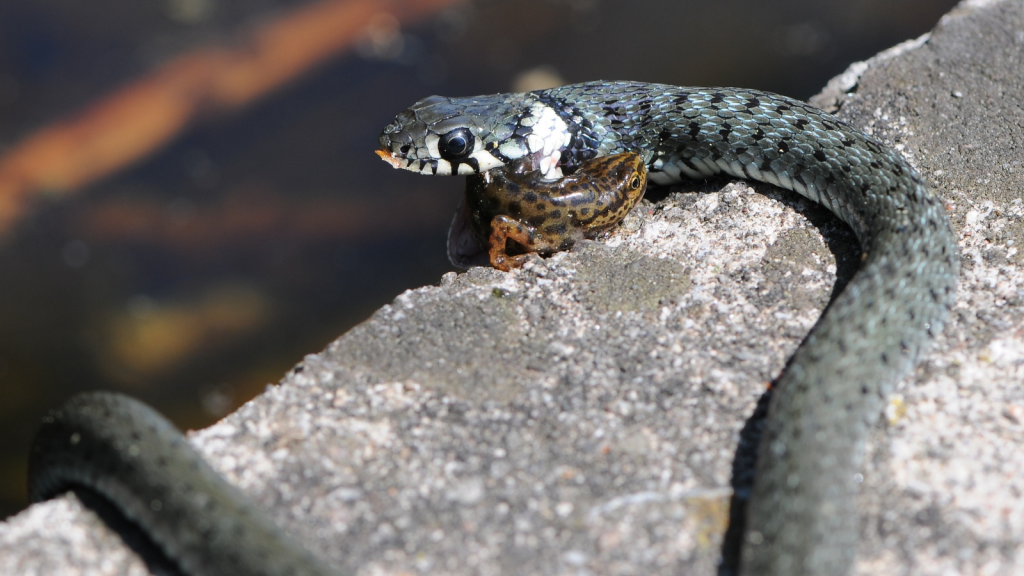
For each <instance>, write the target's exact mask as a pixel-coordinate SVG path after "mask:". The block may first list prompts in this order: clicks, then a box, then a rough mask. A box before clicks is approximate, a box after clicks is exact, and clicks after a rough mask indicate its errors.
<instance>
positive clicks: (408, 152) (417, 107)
mask: <svg viewBox="0 0 1024 576" xmlns="http://www.w3.org/2000/svg"><path fill="white" fill-rule="evenodd" d="M380 145H381V149H380V150H379V151H378V154H379V155H380V156H381V157H382V158H384V159H385V160H387V161H388V162H390V163H391V164H392V165H394V166H395V167H399V168H406V169H410V170H413V171H417V172H421V173H426V174H478V173H481V172H484V171H488V170H493V169H501V168H503V167H505V166H506V165H508V164H509V163H512V162H517V161H520V160H522V159H528V160H530V162H531V166H536V167H537V169H538V170H539V171H540V173H541V175H542V177H543V179H544V180H546V181H551V182H555V181H558V180H559V179H561V178H563V177H564V176H566V175H569V174H572V173H573V172H574V171H575V170H577V168H579V167H580V166H581V165H583V164H585V163H587V162H589V161H591V160H593V159H595V158H600V157H603V156H608V155H611V154H619V153H635V154H638V155H640V157H641V158H642V159H643V161H644V162H645V163H646V165H647V169H648V178H649V180H650V181H651V182H654V183H657V184H670V183H674V182H678V181H680V180H681V179H683V178H686V177H689V178H704V177H708V176H711V175H714V174H720V173H724V174H727V175H731V176H736V177H740V178H746V179H751V180H757V181H762V182H767V183H770V184H774V185H777V186H780V187H782V188H786V189H789V190H794V191H796V192H797V193H800V194H802V195H804V196H806V197H808V198H810V199H811V200H814V201H816V202H819V203H820V204H822V205H823V206H825V207H827V208H828V209H830V210H831V211H832V212H833V213H835V214H836V216H838V217H839V218H840V219H841V220H843V221H844V222H846V223H847V224H848V225H849V226H850V227H851V228H852V229H853V231H854V233H855V234H856V236H857V238H858V240H859V242H860V244H861V248H862V261H861V265H860V268H859V269H858V271H857V273H856V274H855V275H854V277H853V278H852V279H851V280H850V282H849V283H848V284H847V286H846V287H845V289H844V290H843V291H842V292H841V293H840V294H839V295H838V296H836V297H835V299H834V300H833V301H832V303H831V305H830V306H829V307H828V309H827V310H826V312H825V313H824V314H823V315H822V317H821V318H820V319H819V321H818V323H817V324H816V325H815V326H814V328H813V329H812V330H811V332H810V334H809V335H808V336H807V337H806V339H805V340H804V342H803V343H802V344H801V345H800V347H799V348H798V349H797V350H796V352H795V353H794V354H793V356H792V357H791V359H790V360H789V363H788V364H787V366H786V368H785V369H784V371H783V373H782V374H781V375H780V376H779V377H778V378H777V379H776V380H775V382H774V383H773V386H772V398H771V402H770V405H769V409H768V418H767V421H766V423H765V428H764V432H763V436H762V439H761V445H760V450H759V454H758V458H757V466H756V476H755V483H754V486H753V489H752V493H751V494H750V499H749V505H748V510H747V515H748V516H747V523H746V526H747V529H746V533H745V535H744V537H743V546H742V553H741V572H742V573H743V574H746V575H747V576H753V575H758V576H760V575H766V576H770V575H776V576H783V575H787V576H788V575H812V574H814V575H839V574H845V573H848V572H849V570H850V567H851V566H852V565H853V560H854V555H855V552H856V546H857V540H858V529H859V526H858V518H857V513H856V507H855V495H856V489H857V482H858V481H857V471H858V469H859V465H860V459H861V456H862V451H863V450H862V447H863V443H864V439H865V436H866V434H867V431H868V429H869V428H870V427H871V426H872V425H873V423H874V422H875V421H876V420H877V417H878V415H879V413H880V412H881V407H882V403H883V401H884V398H885V396H886V394H887V392H888V391H889V390H890V389H891V387H892V386H893V384H894V383H895V382H897V381H898V380H899V379H900V378H902V377H903V376H905V375H906V374H907V373H908V372H909V371H910V370H911V368H912V367H913V366H914V365H915V363H916V361H917V359H918V358H919V357H920V355H921V353H922V352H923V350H924V348H925V347H926V345H927V344H928V343H929V341H930V339H931V338H932V337H933V336H934V335H936V334H938V333H939V332H940V331H941V330H942V323H943V321H944V319H945V317H946V315H947V313H948V309H949V307H950V306H951V305H952V302H953V298H954V292H955V287H956V279H957V272H958V255H957V249H956V243H955V241H954V236H953V233H952V230H951V228H950V224H949V221H948V219H947V217H946V213H945V208H944V205H943V203H942V202H941V200H940V199H939V198H937V197H936V196H935V195H934V194H933V193H932V192H931V191H930V190H929V189H928V188H927V186H926V185H925V184H924V182H923V180H922V179H921V177H920V176H919V175H918V174H917V172H915V171H914V169H913V168H911V167H910V166H909V165H908V164H907V162H906V161H905V160H904V159H903V158H902V157H901V156H900V155H899V154H898V153H897V152H895V151H893V150H890V149H888V148H886V147H884V146H883V145H881V144H879V143H878V142H877V141H876V140H874V139H873V138H871V137H869V136H867V135H865V134H863V133H862V132H860V131H858V130H856V129H854V128H852V127H850V126H848V125H846V124H844V123H842V122H841V121H839V120H838V119H836V118H834V117H832V116H830V115H828V114H826V113H824V112H822V111H820V110H817V109H815V108H813V107H811V106H808V105H807V104H804V103H802V102H799V101H796V100H793V99H790V98H786V97H783V96H778V95H775V94H770V93H766V92H759V91H755V90H745V89H731V88H681V87H675V86H666V85H657V84H643V83H632V82H590V83H585V84H577V85H571V86H564V87H561V88H555V89H551V90H542V91H537V92H529V93H518V94H497V95H491V96H478V97H472V98H445V97H438V96H434V97H430V98H427V99H424V100H421V101H420V102H418V103H416V104H414V105H413V106H412V107H411V108H409V109H408V110H406V111H404V112H402V113H401V114H399V115H398V117H397V118H396V120H395V121H394V122H393V123H392V124H391V125H389V126H388V127H387V128H385V130H384V132H383V134H382V135H381V138H380ZM30 485H31V490H32V493H33V499H34V500H38V499H42V498H47V497H51V496H53V495H54V494H56V493H59V492H60V491H62V490H65V489H67V488H68V487H70V486H84V487H86V488H88V489H91V490H94V491H96V492H99V493H101V494H102V495H103V496H104V497H106V498H107V499H109V500H111V501H112V502H113V503H114V504H115V506H117V507H119V509H120V510H121V511H122V512H123V513H124V514H125V515H126V516H127V517H128V518H129V519H131V520H133V521H135V522H136V523H138V524H139V525H140V527H141V528H142V530H143V531H145V532H147V533H148V535H149V536H150V537H151V538H152V539H153V540H154V541H155V542H156V543H157V544H158V545H159V546H160V547H161V548H162V549H163V551H164V552H165V553H166V554H167V555H168V556H170V557H171V559H172V560H174V561H175V562H177V563H178V565H179V566H180V567H181V568H182V569H183V570H184V571H185V572H186V573H188V574H190V575H193V576H200V575H211V576H212V575H215V574H227V573H231V574H239V575H257V574H262V575H266V576H283V575H285V574H290V575H294V576H300V575H306V576H313V575H326V574H331V573H332V572H331V571H330V570H329V569H328V568H325V567H324V566H323V565H321V564H319V563H318V562H317V561H316V559H314V558H312V556H311V555H310V554H309V553H307V552H305V551H304V550H302V549H301V548H300V547H298V546H296V545H294V544H293V543H291V541H290V540H289V539H288V538H287V537H286V536H284V535H282V534H280V532H279V531H277V530H276V529H275V528H274V527H273V526H272V524H271V523H270V522H269V521H268V520H267V519H266V518H264V517H263V516H262V514H261V513H260V512H258V511H257V510H256V509H255V507H254V506H252V505H250V504H248V503H247V502H246V501H245V499H244V498H243V497H242V496H240V495H239V493H238V492H237V491H235V490H234V489H233V488H231V487H230V486H229V485H227V483H226V482H224V481H223V480H221V479H220V478H218V477H217V475H216V473H215V472H213V471H212V470H211V469H210V468H209V467H207V466H206V465H205V464H204V463H203V462H202V460H201V458H200V457H199V456H198V455H196V454H194V452H192V450H191V448H189V447H188V446H187V444H185V443H184V441H183V440H182V439H181V437H180V435H177V433H176V432H175V431H174V430H173V428H171V427H170V425H169V424H167V423H166V421H164V420H163V419H162V418H161V417H160V416H159V415H158V414H156V413H155V412H152V411H151V410H149V409H148V408H146V407H144V406H143V405H141V404H138V403H135V402H134V401H131V400H128V399H126V398H124V397H121V396H116V395H106V394H93V395H86V396H81V397H79V398H77V399H73V400H72V401H71V402H70V403H69V404H68V405H65V406H64V407H63V408H61V409H59V410H57V411H55V412H54V413H52V414H51V416H50V417H48V419H47V421H46V423H45V424H44V426H43V429H42V430H41V431H40V433H39V435H38V436H37V438H36V440H35V443H34V445H33V452H32V456H31V464H30ZM196 534H199V535H200V536H201V537H199V538H196Z"/></svg>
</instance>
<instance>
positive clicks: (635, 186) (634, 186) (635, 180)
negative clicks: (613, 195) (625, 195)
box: [629, 173, 640, 190]
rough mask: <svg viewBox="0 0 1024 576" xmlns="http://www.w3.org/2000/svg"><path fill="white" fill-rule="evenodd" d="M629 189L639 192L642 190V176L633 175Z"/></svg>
mask: <svg viewBox="0 0 1024 576" xmlns="http://www.w3.org/2000/svg"><path fill="white" fill-rule="evenodd" d="M629 189H630V190H639V189H640V175H639V174H636V173H633V177H632V178H630V179H629Z"/></svg>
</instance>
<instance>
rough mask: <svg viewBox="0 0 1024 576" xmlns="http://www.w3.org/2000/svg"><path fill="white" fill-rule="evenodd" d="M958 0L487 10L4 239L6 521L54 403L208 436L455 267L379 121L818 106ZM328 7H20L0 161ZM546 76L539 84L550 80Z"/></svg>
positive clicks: (95, 187) (446, 189) (561, 4)
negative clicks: (465, 100)
mask: <svg viewBox="0 0 1024 576" xmlns="http://www.w3.org/2000/svg"><path fill="white" fill-rule="evenodd" d="M954 3H955V2H953V1H952V0H842V1H838V0H837V1H831V0H829V1H821V0H777V1H775V2H770V3H769V2H758V1H754V0H716V1H714V2H712V1H710V0H686V1H680V0H641V1H634V2H611V1H599V0H524V1H519V2H484V1H480V2H475V3H468V4H464V5H462V6H460V7H458V8H455V9H448V10H445V11H443V12H440V13H438V14H437V15H436V16H435V17H433V18H431V19H430V20H429V21H428V22H427V23H425V24H423V25H420V26H417V27H414V28H411V29H404V30H403V29H399V28H397V27H396V26H395V20H394V18H392V17H391V15H389V14H387V13H381V14H380V15H379V17H375V19H374V20H373V22H372V23H371V25H370V26H369V27H368V28H367V30H366V37H365V40H364V41H363V42H361V43H360V44H359V46H358V47H357V48H356V49H355V50H353V51H351V52H349V53H347V54H345V55H342V56H341V57H339V58H337V59H336V60H334V61H332V62H330V63H329V64H326V65H324V66H321V67H318V68H317V69H315V70H313V71H312V72H310V73H308V74H306V75H304V76H303V77H301V79H300V80H298V81H296V82H293V83H291V84H290V85H288V86H286V87H284V88H282V89H279V90H277V91H276V92H274V93H273V94H272V95H270V96H269V97H267V98H264V99H263V100H261V101H259V102H257V103H255V104H252V105H249V106H247V107H245V108H243V109H241V110H239V111H237V112H235V113H231V114H221V115H217V116H212V117H208V118H207V119H206V120H205V121H204V122H203V123H201V124H199V125H197V126H196V127H194V128H192V129H190V130H188V131H186V132H185V133H183V134H181V135H180V136H178V137H177V138H175V139H174V140H173V141H171V142H170V143H168V144H167V145H166V146H164V147H163V148H162V149H160V150H159V151H158V152H157V153H155V154H153V155H151V156H150V157H148V158H146V159H145V160H143V161H141V162H138V163H136V164H135V165H134V166H131V167H129V168H126V169H123V170H120V171H118V172H116V173H114V174H111V175H109V176H108V177H106V178H104V179H102V180H101V181H99V182H97V183H95V184H92V185H89V186H87V187H86V188H85V189H83V190H80V191H79V192H78V193H77V194H75V195H72V196H69V197H46V196H44V197H42V198H40V200H39V201H38V202H37V203H36V204H35V207H34V210H33V211H32V212H31V213H29V214H26V215H24V216H23V217H22V218H21V219H20V220H19V221H18V223H17V226H16V228H15V229H14V231H13V233H11V234H9V235H8V237H7V239H6V240H5V241H4V243H3V244H0V270H3V271H4V273H3V274H2V275H0V437H2V438H4V440H5V441H4V442H3V444H2V446H0V517H2V516H5V515H6V514H9V513H12V512H14V511H16V510H18V509H20V508H21V507H22V506H24V504H25V502H24V486H23V482H24V462H25V455H26V452H27V449H28V441H29V439H30V437H31V434H32V431H33V430H34V428H35V425H36V422H38V420H39V418H40V417H41V416H42V414H43V413H44V411H45V409H46V408H47V407H49V406H52V405H54V404H56V403H58V402H59V401H60V400H61V399H63V398H66V397H67V396H68V395H70V394H72V393H74V392H77V391H81V390H86V389H94V388H115V389H121V390H126V391H128V392H129V393H131V394H134V395H136V396H139V397H141V398H142V399H144V400H145V401H147V402H151V403H153V404H155V405H156V406H157V407H158V409H160V410H161V411H163V412H165V413H166V414H168V415H169V416H171V417H172V419H174V420H175V421H176V422H177V423H178V424H179V425H182V426H186V427H199V426H203V425H205V424H207V423H209V422H211V421H212V420H213V419H215V418H216V417H218V416H220V415H222V414H224V413H225V412H226V411H228V410H230V409H231V408H233V407H235V406H237V405H238V404H239V403H240V402H243V401H244V400H245V399H247V398H249V397H251V396H252V395H254V394H256V393H258V392H259V391H261V390H262V388H263V387H264V386H265V385H266V384H267V383H270V382H275V381H277V380H278V379H279V378H280V376H281V375H282V374H283V373H284V371H286V370H287V369H288V368H289V367H290V366H292V365H293V364H295V363H296V362H298V361H299V360H300V359H301V358H302V356H303V355H304V354H306V353H309V352H314V351H317V350H320V349H321V348H323V347H324V346H325V345H326V344H327V343H328V342H329V341H330V340H332V339H333V338H335V337H336V336H338V335H339V334H341V333H342V332H343V331H344V330H346V329H347V328H349V327H351V326H352V325H353V324H355V323H356V322H359V321H360V320H362V319H364V318H365V317H367V316H368V315H369V314H370V313H372V311H373V310H374V309H376V308H377V307H379V306H380V305H381V304H383V303H386V302H388V301H390V300H391V299H392V298H394V296H396V295H397V294H398V293H400V292H401V291H403V290H405V289H407V288H411V287H416V286H420V285H424V284H430V283H435V282H437V280H438V279H439V277H440V276H441V274H443V273H444V272H446V271H448V270H449V269H450V266H449V265H448V263H447V261H446V258H445V236H446V229H447V224H448V221H449V219H450V215H451V214H450V213H451V211H452V210H453V208H454V206H455V203H456V201H457V198H458V195H459V194H460V193H461V186H462V183H461V181H460V179H445V178H425V177H417V176H414V175H411V174H408V173H404V172H398V171H394V170H391V169H390V168H389V167H388V166H386V165H385V164H384V163H382V162H380V161H379V159H377V157H376V156H375V155H374V154H373V153H372V151H373V149H374V148H375V146H376V138H377V135H378V133H379V131H380V129H381V128H382V127H383V126H384V125H385V124H387V123H388V122H389V121H390V119H391V117H392V116H393V115H394V114H395V113H396V112H398V111H399V110H401V109H402V108H404V107H405V106H407V105H409V104H410V103H412V102H413V101H415V100H417V99H419V98H421V97H423V96H426V95H428V94H432V93H441V94H449V95H469V94H479V93H491V92H497V91H506V90H510V89H512V87H513V86H515V85H516V83H517V82H520V83H521V82H524V81H526V80H529V79H530V78H534V79H536V78H538V77H540V78H542V79H543V78H555V79H561V80H562V81H566V82H575V81H584V80H593V79H599V78H603V79H631V80H643V81H651V82H665V83H670V84H679V85H731V86H749V87H756V88H761V89H766V90H772V91H776V92H781V93H783V94H787V95H791V96H795V97H798V98H807V97H809V96H810V95H812V94H813V93H815V92H816V91H817V90H818V89H819V88H820V87H822V86H823V85H824V83H825V82H826V81H827V80H828V79H829V78H830V77H831V76H833V75H835V74H838V73H839V72H842V71H843V70H844V69H845V67H846V66H847V65H848V64H849V63H850V62H852V61H855V60H858V59H863V58H866V57H869V56H871V55H872V54H874V53H876V52H877V51H879V50H881V49H884V48H887V47H889V46H891V45H893V44H895V43H897V42H900V41H902V40H905V39H908V38H911V37H915V36H917V35H920V34H921V33H924V32H926V31H927V30H929V29H930V28H931V27H932V26H934V24H935V22H936V21H937V20H938V18H939V17H940V16H941V15H942V14H943V13H944V12H946V11H947V10H949V9H950V8H951V7H952V6H953V5H954ZM305 4H308V2H303V1H297V0H296V1H290V2H284V1H279V0H259V1H245V2H243V1H242V0H165V1H162V2H134V1H132V0H95V1H94V2H89V3H77V2H64V1H61V0H35V1H34V2H32V3H27V2H21V1H19V0H7V1H4V2H0V150H7V149H9V147H10V146H12V145H13V144H14V143H16V142H18V141H20V140H21V139H22V138H24V137H26V136H27V135H29V134H31V133H33V131H35V130H37V129H39V128H40V127H42V126H44V125H47V124H49V123H51V122H54V121H57V120H59V119H61V118H64V117H67V116H69V115H72V114H74V113H76V111H78V110H80V109H82V107H83V106H86V105H87V104H89V103H90V102H93V101H95V100H97V99H100V98H102V97H103V96H104V95H106V94H109V93H110V92H111V91H112V90H114V89H115V88H117V87H119V86H121V85H123V84H125V83H128V82H131V81H132V80H133V79H136V78H138V77H140V76H141V75H143V74H145V73H146V72H147V71H149V70H152V69H153V68H155V67H156V66H158V65H160V64H161V63H163V62H166V61H167V60H169V59H171V58H173V57H175V56H176V55H179V54H181V53H183V52H184V51H188V50H194V49H197V48H199V47H202V46H206V45H211V44H216V43H224V42H229V41H230V40H231V39H233V38H238V37H241V36H242V35H244V33H245V32H246V31H247V30H249V29H251V28H252V27H253V26H255V25H257V24H259V23H260V22H265V21H267V20H268V19H271V18H274V17H276V16H279V15H281V14H285V13H287V12H288V10H290V9H292V8H294V7H296V6H301V5H305ZM531 71H532V75H531V74H525V73H527V72H531Z"/></svg>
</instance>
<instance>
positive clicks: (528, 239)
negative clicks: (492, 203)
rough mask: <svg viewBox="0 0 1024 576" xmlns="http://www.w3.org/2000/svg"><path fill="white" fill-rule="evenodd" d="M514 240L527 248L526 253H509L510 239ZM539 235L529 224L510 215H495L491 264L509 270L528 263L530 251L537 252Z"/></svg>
mask: <svg viewBox="0 0 1024 576" xmlns="http://www.w3.org/2000/svg"><path fill="white" fill-rule="evenodd" d="M509 240H512V241H513V242H515V243H516V244H519V245H520V246H522V247H523V249H524V250H526V253H525V254H516V255H514V256H510V255H509V254H508V241H509ZM536 242H537V235H536V233H534V232H533V230H531V229H530V228H529V227H528V226H526V225H524V224H522V223H520V222H517V221H515V220H513V219H511V218H509V217H508V216H504V215H500V216H495V217H494V218H493V219H492V220H491V237H490V240H489V242H488V244H489V246H490V257H491V266H494V267H495V268H497V269H498V270H503V271H505V272H508V271H509V270H511V269H513V268H521V267H522V265H523V264H525V263H526V259H527V258H528V257H529V255H530V252H536Z"/></svg>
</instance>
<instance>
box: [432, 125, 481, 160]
mask: <svg viewBox="0 0 1024 576" xmlns="http://www.w3.org/2000/svg"><path fill="white" fill-rule="evenodd" d="M437 151H438V152H440V153H441V158H444V159H445V160H462V159H463V158H465V157H466V156H469V153H470V152H472V151H473V133H472V132H470V131H469V129H467V128H456V129H454V130H452V131H451V132H449V133H447V134H445V135H444V136H441V140H439V141H438V143H437Z"/></svg>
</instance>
